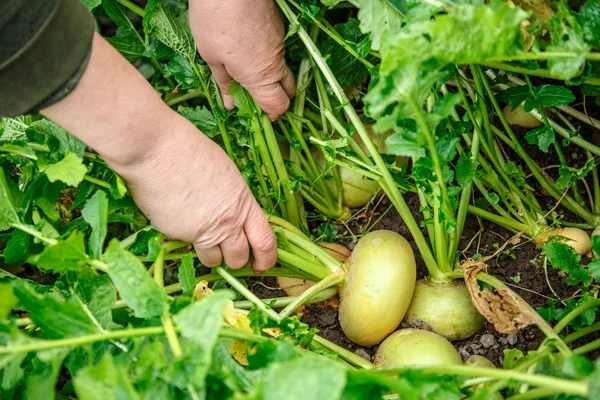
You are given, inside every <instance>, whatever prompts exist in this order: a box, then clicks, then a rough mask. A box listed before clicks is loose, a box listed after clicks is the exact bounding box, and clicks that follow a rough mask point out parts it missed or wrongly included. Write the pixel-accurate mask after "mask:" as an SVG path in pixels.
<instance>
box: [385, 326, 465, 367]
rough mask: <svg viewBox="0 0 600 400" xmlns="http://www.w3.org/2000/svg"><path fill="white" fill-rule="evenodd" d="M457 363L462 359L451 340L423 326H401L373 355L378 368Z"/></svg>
mask: <svg viewBox="0 0 600 400" xmlns="http://www.w3.org/2000/svg"><path fill="white" fill-rule="evenodd" d="M460 364H462V360H461V358H460V355H459V354H458V352H457V351H456V350H455V349H454V346H452V343H450V342H449V341H448V340H446V339H445V338H444V337H442V336H440V335H438V334H437V333H433V332H429V331H425V330H422V329H400V330H398V331H396V332H394V333H392V334H391V335H390V336H389V337H388V338H387V339H385V340H384V341H383V343H381V345H380V346H379V349H377V354H376V355H375V365H377V366H381V367H404V366H417V365H460Z"/></svg>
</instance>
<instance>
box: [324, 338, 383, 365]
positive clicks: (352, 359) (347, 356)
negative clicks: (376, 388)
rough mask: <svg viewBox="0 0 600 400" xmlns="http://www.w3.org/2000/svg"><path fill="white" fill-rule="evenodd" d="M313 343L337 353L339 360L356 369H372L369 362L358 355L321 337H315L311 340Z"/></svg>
mask: <svg viewBox="0 0 600 400" xmlns="http://www.w3.org/2000/svg"><path fill="white" fill-rule="evenodd" d="M313 342H316V343H318V344H320V345H321V346H323V347H325V348H327V349H329V350H331V351H333V352H335V353H337V355H338V356H340V358H342V359H344V360H346V361H348V362H349V363H351V364H353V365H356V366H357V367H360V368H363V369H372V368H373V364H371V363H370V362H368V361H367V360H365V359H364V358H362V357H361V356H359V355H358V354H355V353H353V352H351V351H348V350H346V349H344V348H343V347H341V346H338V345H337V344H335V343H333V342H330V341H329V340H327V339H325V338H323V337H321V336H317V335H315V337H314V338H313Z"/></svg>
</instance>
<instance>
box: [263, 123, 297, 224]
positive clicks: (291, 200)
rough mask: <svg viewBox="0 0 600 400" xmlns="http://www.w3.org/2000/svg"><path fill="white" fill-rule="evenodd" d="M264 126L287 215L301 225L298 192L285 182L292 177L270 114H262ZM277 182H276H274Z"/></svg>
mask: <svg viewBox="0 0 600 400" xmlns="http://www.w3.org/2000/svg"><path fill="white" fill-rule="evenodd" d="M262 127H263V132H264V135H265V140H266V143H267V147H268V148H269V153H270V154H271V157H272V159H273V165H274V166H275V171H276V172H277V175H278V177H279V180H278V182H277V183H278V184H279V185H281V186H283V192H284V193H285V198H286V206H287V215H288V221H290V223H291V224H292V225H294V226H298V227H299V226H300V215H299V214H298V205H297V203H296V194H295V193H294V192H293V191H292V189H291V188H289V187H286V186H285V185H284V184H283V183H282V181H283V182H289V181H290V177H289V176H288V173H287V168H286V166H285V164H284V162H283V157H282V156H281V151H280V150H279V144H278V143H277V138H276V137H275V132H274V131H273V125H271V121H270V120H269V116H268V115H267V114H264V113H263V115H262ZM273 183H275V182H273Z"/></svg>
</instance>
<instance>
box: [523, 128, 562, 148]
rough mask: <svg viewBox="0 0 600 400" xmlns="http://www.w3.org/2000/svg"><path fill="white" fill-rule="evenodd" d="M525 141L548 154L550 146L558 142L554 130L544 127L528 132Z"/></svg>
mask: <svg viewBox="0 0 600 400" xmlns="http://www.w3.org/2000/svg"><path fill="white" fill-rule="evenodd" d="M525 140H526V141H527V143H529V144H533V145H537V146H538V147H539V148H540V150H542V151H543V152H544V153H547V152H548V149H549V148H550V145H551V144H552V143H554V142H556V137H555V136H554V130H552V128H550V127H548V126H546V125H544V126H540V127H539V128H535V129H532V130H530V131H529V132H527V133H526V134H525Z"/></svg>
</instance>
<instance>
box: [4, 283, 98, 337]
mask: <svg viewBox="0 0 600 400" xmlns="http://www.w3.org/2000/svg"><path fill="white" fill-rule="evenodd" d="M12 284H13V289H14V292H15V294H16V296H17V297H18V298H19V301H20V303H21V305H23V306H24V307H25V310H26V311H27V312H29V316H30V317H31V319H32V320H33V321H34V322H35V323H36V325H37V326H39V327H40V328H41V329H42V331H43V332H44V337H47V338H49V339H60V338H63V337H75V336H83V335H91V334H94V333H99V330H98V328H97V327H96V326H95V325H94V322H93V321H92V320H91V319H90V317H89V315H88V314H87V313H86V311H85V309H84V307H83V305H82V303H81V302H80V301H79V299H78V298H77V297H74V296H73V297H70V298H69V299H67V300H66V301H61V300H59V299H58V298H57V297H56V296H53V295H52V294H45V295H43V294H39V293H36V291H35V289H34V288H33V286H31V285H30V284H29V283H27V282H26V281H24V280H22V279H17V280H14V281H13V282H12Z"/></svg>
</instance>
